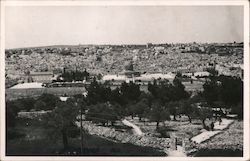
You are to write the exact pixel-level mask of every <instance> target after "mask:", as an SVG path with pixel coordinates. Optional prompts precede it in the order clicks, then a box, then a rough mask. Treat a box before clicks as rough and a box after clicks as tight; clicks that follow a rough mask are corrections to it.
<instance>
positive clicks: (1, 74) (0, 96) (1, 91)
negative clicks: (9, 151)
mask: <svg viewBox="0 0 250 161" xmlns="http://www.w3.org/2000/svg"><path fill="white" fill-rule="evenodd" d="M107 5H108V6H197V5H201V6H204V5H206V6H207V5H209V6H216V5H237V6H239V5H242V6H244V149H243V157H195V158H194V157H185V158H179V157H67V156H64V157H59V156H51V157H10V156H5V85H4V82H5V65H4V60H5V52H4V49H5V41H4V40H5V34H4V33H5V32H4V31H5V30H4V28H5V25H4V22H5V6H107ZM218 16H219V15H218ZM0 29H1V34H0V35H1V43H0V47H1V50H0V51H1V54H0V82H1V83H0V104H1V110H0V111H1V117H0V119H1V145H0V150H1V151H0V152H1V156H0V160H6V161H13V160H26V161H35V160H37V161H40V160H41V161H42V160H43V161H44V160H61V161H64V160H89V161H93V160H103V161H116V160H122V161H125V160H126V161H127V160H146V161H151V160H152V159H153V160H183V161H186V160H194V161H197V160H201V159H202V160H205V161H208V160H213V161H221V160H229V161H232V160H250V158H249V145H250V142H249V122H250V119H249V45H250V44H249V2H248V1H247V0H238V1H237V0H220V1H219V0H218V1H216V0H210V1H208V0H202V1H198V0H182V1H180V0H177V1H173V0H172V1H166V0H165V1H164V0H156V1H152V0H151V1H144V0H137V1H131V0H130V1H126V0H121V1H106V0H101V1H1V28H0Z"/></svg>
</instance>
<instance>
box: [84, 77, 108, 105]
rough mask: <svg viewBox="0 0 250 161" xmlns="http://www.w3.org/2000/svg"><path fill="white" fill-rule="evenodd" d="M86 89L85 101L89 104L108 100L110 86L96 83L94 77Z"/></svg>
mask: <svg viewBox="0 0 250 161" xmlns="http://www.w3.org/2000/svg"><path fill="white" fill-rule="evenodd" d="M86 89H87V91H88V95H87V101H88V104H89V105H93V104H97V103H104V102H107V101H109V100H110V96H111V89H110V87H107V86H105V85H103V84H101V83H98V82H97V81H96V79H94V80H93V81H92V82H91V84H90V85H89V86H88V87H86Z"/></svg>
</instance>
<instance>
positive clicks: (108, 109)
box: [86, 103, 120, 126]
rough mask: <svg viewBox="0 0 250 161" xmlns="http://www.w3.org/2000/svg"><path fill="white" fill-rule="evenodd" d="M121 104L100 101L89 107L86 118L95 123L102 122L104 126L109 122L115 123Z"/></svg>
mask: <svg viewBox="0 0 250 161" xmlns="http://www.w3.org/2000/svg"><path fill="white" fill-rule="evenodd" d="M118 108H120V106H119V105H111V104H110V103H98V104H95V105H92V106H90V107H89V110H88V112H87V113H86V120H91V121H92V122H95V123H101V124H103V125H104V126H105V125H108V123H109V122H111V124H113V123H114V122H115V121H116V120H118V118H119V117H118V114H117V112H116V111H119V110H118Z"/></svg>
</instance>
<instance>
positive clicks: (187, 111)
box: [179, 99, 199, 123]
mask: <svg viewBox="0 0 250 161" xmlns="http://www.w3.org/2000/svg"><path fill="white" fill-rule="evenodd" d="M192 103H193V102H192V100H190V99H189V100H182V101H180V102H179V105H180V109H181V113H182V114H184V115H186V116H187V117H188V120H189V122H190V123H192V117H196V116H198V114H199V113H198V108H197V107H196V105H195V104H192Z"/></svg>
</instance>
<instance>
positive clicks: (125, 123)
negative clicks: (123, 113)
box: [122, 119, 143, 135]
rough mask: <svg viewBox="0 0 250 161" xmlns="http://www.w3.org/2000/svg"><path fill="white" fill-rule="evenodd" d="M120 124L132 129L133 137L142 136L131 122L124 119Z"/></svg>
mask: <svg viewBox="0 0 250 161" xmlns="http://www.w3.org/2000/svg"><path fill="white" fill-rule="evenodd" d="M122 123H123V124H124V125H126V126H129V127H132V128H133V129H132V131H133V133H134V134H135V135H143V132H142V131H141V129H140V128H139V127H138V126H136V125H135V124H133V123H132V122H130V121H128V120H126V119H124V120H122Z"/></svg>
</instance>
